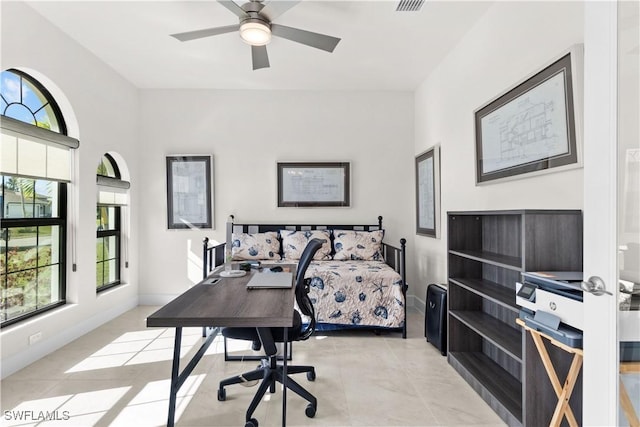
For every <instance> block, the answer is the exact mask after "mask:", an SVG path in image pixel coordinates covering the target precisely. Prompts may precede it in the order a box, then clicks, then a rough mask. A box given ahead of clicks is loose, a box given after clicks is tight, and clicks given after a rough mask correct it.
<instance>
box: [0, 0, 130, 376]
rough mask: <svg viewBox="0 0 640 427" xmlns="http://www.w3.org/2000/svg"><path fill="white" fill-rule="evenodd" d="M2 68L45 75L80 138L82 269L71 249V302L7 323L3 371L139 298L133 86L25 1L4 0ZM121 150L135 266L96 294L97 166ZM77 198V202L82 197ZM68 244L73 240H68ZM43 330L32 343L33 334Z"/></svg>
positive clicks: (77, 189)
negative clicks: (128, 183) (105, 156)
mask: <svg viewBox="0 0 640 427" xmlns="http://www.w3.org/2000/svg"><path fill="white" fill-rule="evenodd" d="M1 35H2V46H1V47H2V56H1V61H2V62H1V66H2V69H3V70H4V69H7V68H20V69H23V70H25V71H27V72H30V73H32V74H33V75H34V77H37V78H38V79H40V81H41V83H43V84H44V85H45V86H46V87H47V88H48V89H49V90H50V91H51V92H52V95H53V96H54V97H55V98H56V99H57V100H58V101H59V102H60V103H61V104H62V105H61V108H63V113H64V115H65V119H67V121H68V125H69V128H70V132H69V133H70V135H72V136H75V137H77V138H79V139H80V148H79V149H78V150H76V153H75V154H76V155H75V161H76V173H77V176H76V178H75V180H74V185H71V186H70V187H69V191H70V194H69V197H70V198H73V199H74V200H76V203H75V208H74V209H73V211H72V212H70V217H71V222H70V224H71V223H75V230H76V234H77V250H76V253H77V266H78V269H77V272H72V271H71V262H72V258H71V257H72V254H71V251H68V263H67V289H68V291H67V293H68V302H69V303H68V304H67V305H66V306H64V307H63V308H61V309H56V310H53V311H50V312H48V313H47V314H44V315H42V316H37V317H36V318H33V319H30V320H28V321H26V322H21V323H19V324H17V325H13V326H9V327H6V328H3V329H2V331H1V332H0V339H1V342H2V350H1V352H2V359H1V360H2V377H5V376H7V375H9V374H11V373H12V372H14V371H16V370H18V369H20V368H22V367H24V366H26V365H28V364H29V363H31V362H33V361H35V360H37V359H38V358H40V357H42V356H43V355H45V354H47V353H49V352H51V351H53V350H55V349H57V348H59V347H61V346H63V345H64V344H66V343H68V342H70V341H72V340H73V339H75V338H77V337H79V336H81V335H83V334H85V333H86V332H88V331H90V330H92V329H93V328H95V327H97V326H99V325H100V324H102V323H104V322H105V321H108V320H110V319H112V318H114V317H116V316H117V315H119V314H120V313H122V312H124V311H127V310H129V309H130V308H132V307H134V306H136V305H137V301H138V283H137V277H138V265H139V262H138V257H137V252H138V249H137V241H138V232H137V229H138V227H137V224H138V216H139V204H138V202H137V194H139V188H140V187H139V185H138V172H137V166H138V150H137V148H136V144H137V129H138V127H137V117H136V114H137V112H138V109H137V91H136V89H135V88H134V87H133V86H132V85H131V84H129V83H128V82H127V81H125V80H124V79H123V78H121V77H120V76H119V75H117V74H116V73H115V72H114V71H113V70H111V69H110V68H108V67H107V66H106V65H105V64H104V63H102V62H101V61H99V60H98V59H97V58H96V57H95V56H93V55H92V54H90V53H89V52H87V51H86V50H85V49H84V48H82V47H81V46H79V45H78V44H77V43H76V42H74V41H73V40H71V39H70V38H68V37H67V36H66V35H65V34H63V33H62V32H61V31H59V30H58V29H57V28H55V27H53V26H52V25H51V24H50V23H49V22H48V21H46V20H44V19H43V18H42V17H41V16H40V15H38V14H36V13H35V12H34V11H33V10H32V9H30V8H29V7H28V6H25V5H24V4H22V3H18V2H3V3H2V33H1ZM109 151H115V152H117V153H118V154H120V155H121V156H122V157H123V158H124V159H125V160H126V163H127V169H128V170H129V172H130V179H131V181H132V189H131V200H132V203H131V210H130V211H131V236H130V237H131V239H130V246H129V253H130V268H129V269H127V270H124V271H123V279H124V280H125V281H127V285H124V286H120V287H118V288H116V289H113V290H110V291H107V292H103V293H101V294H100V295H99V296H98V295H96V291H95V286H96V272H95V269H96V222H95V218H96V184H95V182H96V178H95V176H96V168H97V166H98V163H99V161H100V159H101V157H102V155H103V154H104V153H106V152H109ZM78 201H79V203H78ZM70 245H71V243H69V246H70ZM37 332H41V333H42V340H41V341H39V342H38V343H36V344H34V345H32V346H29V344H28V337H29V336H30V335H32V334H35V333H37Z"/></svg>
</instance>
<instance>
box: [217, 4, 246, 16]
mask: <svg viewBox="0 0 640 427" xmlns="http://www.w3.org/2000/svg"><path fill="white" fill-rule="evenodd" d="M218 3H220V4H221V5H223V6H224V7H226V8H227V9H229V10H230V11H231V12H232V13H233V14H234V15H236V16H237V17H238V18H248V17H249V14H248V13H247V12H245V11H244V10H243V9H242V8H241V7H240V6H238V5H237V4H236V3H235V2H234V1H231V0H218Z"/></svg>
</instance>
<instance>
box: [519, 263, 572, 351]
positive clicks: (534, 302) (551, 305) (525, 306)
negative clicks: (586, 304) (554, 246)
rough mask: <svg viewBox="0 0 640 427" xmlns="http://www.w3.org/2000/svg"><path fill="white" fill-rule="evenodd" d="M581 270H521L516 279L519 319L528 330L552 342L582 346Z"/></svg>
mask: <svg viewBox="0 0 640 427" xmlns="http://www.w3.org/2000/svg"><path fill="white" fill-rule="evenodd" d="M581 282H582V272H579V271H534V272H524V273H522V281H521V282H516V304H517V305H518V306H519V307H520V318H521V319H522V320H523V321H524V322H525V325H527V326H528V327H530V328H531V329H534V330H537V331H539V332H543V333H545V334H547V335H549V336H550V337H552V338H553V339H555V340H556V341H559V342H561V343H564V344H566V345H568V346H571V347H574V348H582V329H583V325H584V308H583V304H582V288H581V287H580V284H581Z"/></svg>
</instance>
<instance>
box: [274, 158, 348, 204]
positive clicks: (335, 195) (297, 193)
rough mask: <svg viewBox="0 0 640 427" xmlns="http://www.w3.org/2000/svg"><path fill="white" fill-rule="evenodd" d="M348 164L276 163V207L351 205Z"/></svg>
mask: <svg viewBox="0 0 640 427" xmlns="http://www.w3.org/2000/svg"><path fill="white" fill-rule="evenodd" d="M349 169H350V168H349V163H278V207H319V206H329V207H345V206H349V205H350V188H349V174H350V171H349Z"/></svg>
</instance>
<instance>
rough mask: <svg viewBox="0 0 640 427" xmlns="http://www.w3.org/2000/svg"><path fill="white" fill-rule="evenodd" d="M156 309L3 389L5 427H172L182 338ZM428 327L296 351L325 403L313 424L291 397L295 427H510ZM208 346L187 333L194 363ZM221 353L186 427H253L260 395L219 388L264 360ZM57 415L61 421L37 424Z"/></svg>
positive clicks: (274, 400)
mask: <svg viewBox="0 0 640 427" xmlns="http://www.w3.org/2000/svg"><path fill="white" fill-rule="evenodd" d="M156 308H157V307H148V306H141V307H138V308H136V309H133V310H131V311H129V312H127V313H125V314H124V315H122V316H120V317H118V318H116V319H114V320H113V321H111V322H109V323H107V324H105V325H103V326H102V327H100V328H98V329H97V330H95V331H94V332H92V333H91V334H88V335H85V336H83V337H81V338H79V339H77V340H76V341H74V342H72V343H71V344H69V345H67V346H65V347H63V348H62V349H60V350H58V351H56V352H54V353H52V354H50V355H48V356H46V357H44V358H43V359H41V360H39V361H38V362H36V363H34V364H32V365H31V366H29V367H27V368H25V369H23V370H21V371H19V372H17V373H15V374H13V375H11V376H9V377H8V378H6V379H5V380H3V381H2V384H1V387H2V394H1V408H2V413H1V418H0V425H2V426H34V425H37V426H42V427H44V426H50V425H56V426H64V427H71V426H82V427H84V426H123V427H146V426H162V425H166V417H167V408H168V395H169V375H170V367H171V358H172V347H173V338H172V337H173V330H172V329H164V328H147V327H146V325H145V318H146V316H147V315H149V314H151V313H153V312H154V311H155V310H156ZM423 324H424V323H423V315H422V314H420V313H418V312H417V311H416V312H410V313H409V324H408V326H409V327H408V338H407V339H406V340H403V339H402V338H401V337H400V336H399V334H397V333H390V334H383V335H380V336H376V335H374V334H372V333H370V332H347V331H342V332H332V333H317V334H315V335H314V336H312V337H311V338H310V339H309V340H308V341H306V342H302V343H296V344H294V360H293V363H298V364H313V365H314V366H315V367H316V373H317V379H316V381H315V382H309V381H307V380H306V378H305V376H304V375H299V376H298V377H299V380H298V382H300V383H301V384H302V385H303V386H305V387H306V388H307V389H308V390H309V391H310V392H311V393H313V394H315V396H316V397H317V398H318V410H317V413H316V416H315V418H307V417H306V416H305V414H304V409H305V407H306V402H305V401H304V400H303V399H301V398H299V397H298V396H297V395H295V394H293V393H291V392H289V393H288V394H287V404H288V411H287V425H289V426H314V427H319V426H436V425H437V426H481V425H483V426H502V425H504V424H503V423H502V422H501V420H500V419H499V418H498V416H497V415H496V414H495V413H494V412H493V411H492V410H491V409H490V408H489V407H488V406H487V405H486V404H485V403H484V402H483V401H482V399H481V398H480V397H479V396H478V395H477V394H476V393H475V392H474V391H473V390H472V389H471V388H470V387H469V386H468V385H467V383H466V382H465V381H464V380H462V378H461V377H460V376H459V375H458V374H457V373H456V372H455V371H454V370H453V369H452V368H451V366H449V365H448V364H447V361H446V357H443V356H441V355H440V352H439V351H438V350H437V349H436V348H435V347H433V346H432V345H431V344H429V343H427V342H426V341H425V339H424V333H423ZM201 339H202V338H201V329H199V328H189V329H185V330H184V331H183V348H182V352H183V355H184V356H190V355H191V354H193V352H195V351H196V350H197V349H198V347H199V343H200V341H201ZM239 345H242V346H244V343H239ZM221 351H222V343H221V341H220V340H218V339H216V341H214V343H213V344H212V345H211V347H209V350H208V351H207V354H206V355H205V356H204V357H203V358H202V360H201V361H200V363H199V365H198V366H197V367H196V369H195V370H194V372H193V373H192V374H191V376H190V377H189V379H188V380H187V382H186V383H185V385H184V386H183V387H182V389H181V391H180V393H179V396H178V404H177V416H176V426H179V427H187V426H194V427H195V426H242V425H244V413H245V410H246V407H247V405H248V404H249V401H250V400H251V398H252V396H253V393H254V392H255V389H256V388H255V387H242V386H238V385H235V386H230V387H228V388H227V400H226V401H225V402H218V400H217V389H218V381H220V380H221V379H222V378H226V377H228V376H231V375H233V374H237V373H241V372H244V371H248V370H250V369H253V368H254V367H255V366H256V365H257V362H249V361H245V362H226V363H225V362H224V360H223V356H222V354H221ZM245 352H246V351H245ZM248 352H251V351H250V350H248ZM185 359H186V357H185ZM281 397H282V394H281V392H280V391H278V392H277V393H275V394H274V395H268V397H267V398H266V399H265V401H263V402H262V403H261V404H260V406H259V407H258V409H257V411H256V413H255V414H254V417H255V418H257V419H258V420H259V422H260V426H261V427H265V426H279V425H282V421H281V405H282V400H281ZM46 415H49V416H53V417H54V418H57V420H55V419H54V420H49V421H41V420H38V418H39V417H44V416H46ZM20 417H22V419H21V420H20V419H18V418H20ZM28 418H31V419H28ZM33 419H36V421H34V420H33Z"/></svg>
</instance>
